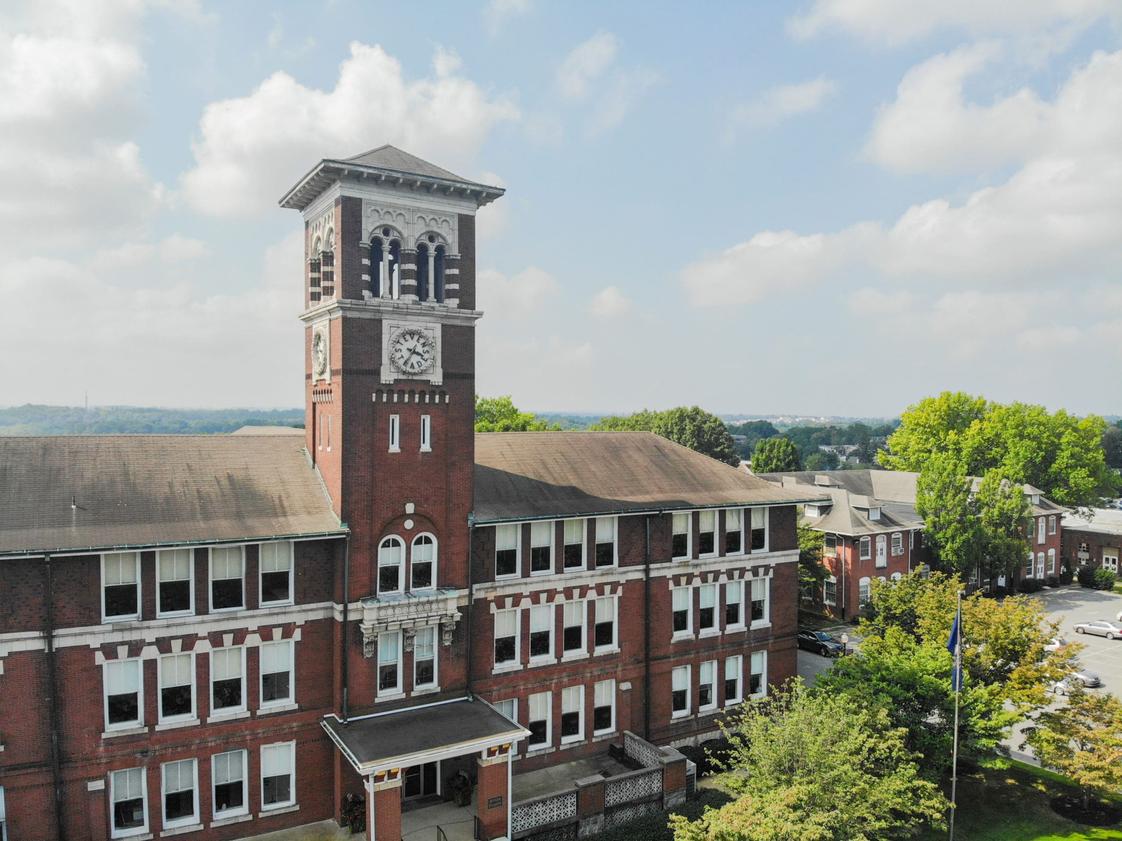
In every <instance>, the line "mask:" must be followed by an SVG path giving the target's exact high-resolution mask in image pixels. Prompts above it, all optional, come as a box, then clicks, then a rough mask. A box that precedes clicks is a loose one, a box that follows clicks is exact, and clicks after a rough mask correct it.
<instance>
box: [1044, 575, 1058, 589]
mask: <svg viewBox="0 0 1122 841" xmlns="http://www.w3.org/2000/svg"><path fill="white" fill-rule="evenodd" d="M1044 583H1045V584H1047V585H1048V586H1049V587H1059V586H1060V579H1059V578H1057V577H1056V576H1054V575H1049V576H1048V577H1047V578H1045V579H1044Z"/></svg>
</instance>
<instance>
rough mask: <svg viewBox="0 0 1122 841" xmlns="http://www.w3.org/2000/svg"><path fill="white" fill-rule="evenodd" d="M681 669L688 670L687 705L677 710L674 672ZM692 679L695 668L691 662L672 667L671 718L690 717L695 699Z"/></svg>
mask: <svg viewBox="0 0 1122 841" xmlns="http://www.w3.org/2000/svg"><path fill="white" fill-rule="evenodd" d="M679 669H685V670H686V706H685V707H684V708H683V709H681V710H675V709H674V691H675V690H674V672H676V671H678V670H679ZM692 681H693V669H692V668H691V667H690V665H689V664H685V665H682V666H675V667H674V668H672V669H671V670H670V718H671V719H676V718H689V716H690V709H691V703H692V701H693V686H692Z"/></svg>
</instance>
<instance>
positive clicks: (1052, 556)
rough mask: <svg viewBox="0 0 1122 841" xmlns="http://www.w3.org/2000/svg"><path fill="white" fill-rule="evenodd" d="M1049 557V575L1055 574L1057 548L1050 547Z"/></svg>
mask: <svg viewBox="0 0 1122 841" xmlns="http://www.w3.org/2000/svg"><path fill="white" fill-rule="evenodd" d="M1047 558H1048V566H1047V570H1048V574H1049V575H1055V574H1056V550H1055V549H1049V550H1048V553H1047Z"/></svg>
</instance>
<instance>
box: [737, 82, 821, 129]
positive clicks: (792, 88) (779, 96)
mask: <svg viewBox="0 0 1122 841" xmlns="http://www.w3.org/2000/svg"><path fill="white" fill-rule="evenodd" d="M837 89H838V85H837V82H835V81H834V80H833V79H827V78H826V77H824V76H819V77H818V78H817V79H811V80H810V81H809V82H800V83H798V84H793V85H779V86H778V87H774V88H771V89H770V90H767V91H764V93H763V94H762V95H761V96H760V97H759V98H757V99H756V100H755V101H754V102H750V103H746V104H741V105H737V106H735V107H734V108H733V109H732V112H731V115H730V119H729V124H730V126H729V136H730V137H731V135H733V134H735V132H736V130H737V129H739V128H751V127H755V126H774V125H776V124H778V123H781V122H783V121H784V120H787V119H790V118H791V117H797V116H799V115H801V114H809V113H810V112H812V111H817V110H818V109H819V108H820V107H821V106H822V103H823V102H825V101H826V100H827V99H829V98H830V97H832V96H833V95H834V94H835V93H837Z"/></svg>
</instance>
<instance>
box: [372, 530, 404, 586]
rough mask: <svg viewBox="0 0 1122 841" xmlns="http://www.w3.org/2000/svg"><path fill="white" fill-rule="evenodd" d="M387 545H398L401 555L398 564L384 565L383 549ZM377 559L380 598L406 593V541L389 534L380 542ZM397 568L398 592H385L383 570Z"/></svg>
mask: <svg viewBox="0 0 1122 841" xmlns="http://www.w3.org/2000/svg"><path fill="white" fill-rule="evenodd" d="M387 543H394V544H396V545H397V546H398V547H399V548H400V550H401V554H400V556H399V558H398V561H397V563H396V564H383V563H382V547H383V546H385V545H386V544H387ZM376 551H377V553H378V554H377V557H376V558H375V567H376V575H377V582H378V588H377V589H378V595H379V596H400V595H403V594H404V593H405V590H406V587H405V541H404V540H403V539H402V538H401V537H400V536H399V535H396V534H387V535H386V536H385V537H383V538H382V539H381V540H379V541H378V548H377V550H376ZM393 566H396V567H397V589H396V590H383V589H382V569H383V567H384V568H386V569H389V568H390V567H393Z"/></svg>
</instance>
